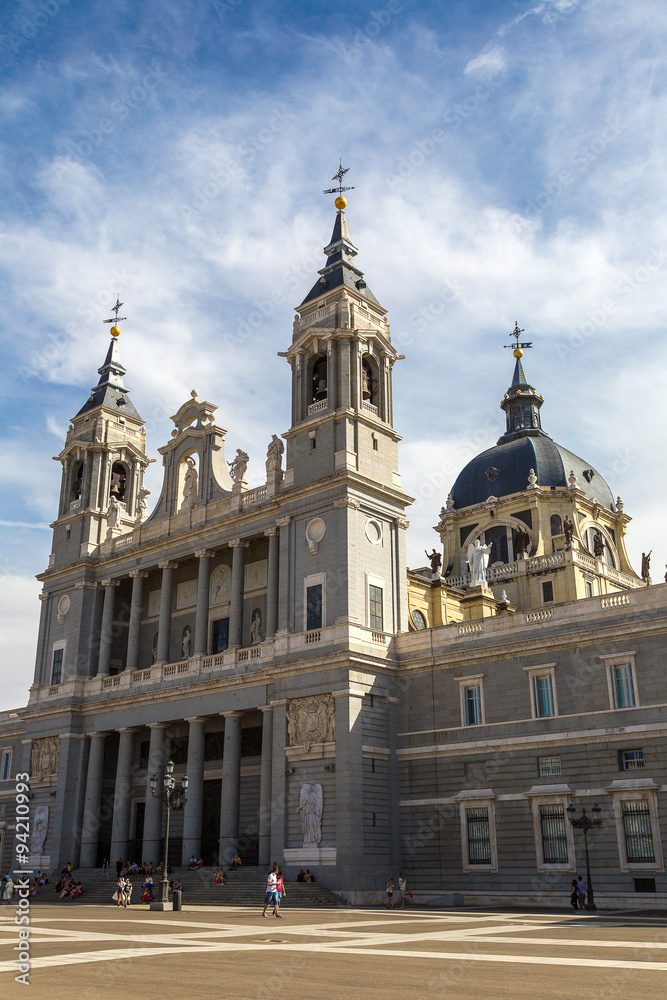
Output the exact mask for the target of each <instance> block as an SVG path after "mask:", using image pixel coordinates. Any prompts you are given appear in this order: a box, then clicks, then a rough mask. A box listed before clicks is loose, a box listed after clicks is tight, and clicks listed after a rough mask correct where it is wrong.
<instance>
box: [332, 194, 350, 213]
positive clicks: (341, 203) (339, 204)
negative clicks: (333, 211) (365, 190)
mask: <svg viewBox="0 0 667 1000" xmlns="http://www.w3.org/2000/svg"><path fill="white" fill-rule="evenodd" d="M334 205H335V206H336V208H337V209H339V210H340V211H341V212H342V211H343V209H344V208H347V198H342V197H341V198H336V200H335V202H334Z"/></svg>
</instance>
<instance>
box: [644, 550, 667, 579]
mask: <svg viewBox="0 0 667 1000" xmlns="http://www.w3.org/2000/svg"><path fill="white" fill-rule="evenodd" d="M651 552H653V549H651ZM651 552H649V553H646V552H642V580H650V579H651ZM666 579H667V574H666Z"/></svg>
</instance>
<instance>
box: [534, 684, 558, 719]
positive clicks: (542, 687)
mask: <svg viewBox="0 0 667 1000" xmlns="http://www.w3.org/2000/svg"><path fill="white" fill-rule="evenodd" d="M533 684H534V685H535V715H536V716H537V718H538V719H545V718H548V717H549V716H550V715H553V714H554V699H553V691H552V688H551V674H541V675H538V676H536V677H533Z"/></svg>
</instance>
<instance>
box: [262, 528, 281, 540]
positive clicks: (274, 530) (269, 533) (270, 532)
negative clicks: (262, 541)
mask: <svg viewBox="0 0 667 1000" xmlns="http://www.w3.org/2000/svg"><path fill="white" fill-rule="evenodd" d="M264 534H265V535H266V537H267V538H271V536H272V535H277V534H278V528H277V527H275V528H266V530H265V531H264Z"/></svg>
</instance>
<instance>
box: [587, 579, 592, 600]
mask: <svg viewBox="0 0 667 1000" xmlns="http://www.w3.org/2000/svg"><path fill="white" fill-rule="evenodd" d="M592 596H593V584H592V583H591V581H590V580H586V597H592Z"/></svg>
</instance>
